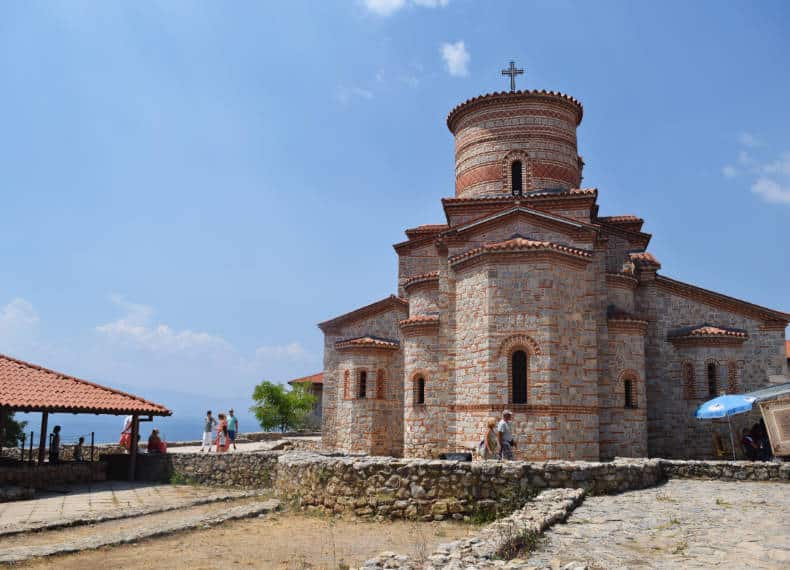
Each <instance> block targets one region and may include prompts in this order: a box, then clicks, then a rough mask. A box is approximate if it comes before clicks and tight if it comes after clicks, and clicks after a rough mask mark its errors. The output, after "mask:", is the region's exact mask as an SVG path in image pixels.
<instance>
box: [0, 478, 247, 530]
mask: <svg viewBox="0 0 790 570" xmlns="http://www.w3.org/2000/svg"><path fill="white" fill-rule="evenodd" d="M248 494H249V493H245V492H244V491H235V490H227V489H216V488H214V489H212V488H210V487H197V486H190V485H160V484H154V483H128V482H122V481H107V482H104V483H93V484H90V485H66V486H63V487H62V488H61V489H60V490H59V491H48V492H37V493H36V497H37V498H35V499H32V500H28V501H14V502H10V503H0V536H2V535H8V534H13V533H18V532H21V531H27V530H33V529H42V528H51V527H54V526H67V525H71V524H77V523H80V522H81V523H85V522H96V521H101V520H108V519H115V518H123V517H129V516H137V515H141V514H146V513H152V512H161V511H166V510H170V509H175V508H182V507H185V506H189V505H196V504H201V503H206V502H213V501H219V500H223V499H228V498H236V497H243V496H246V495H248Z"/></svg>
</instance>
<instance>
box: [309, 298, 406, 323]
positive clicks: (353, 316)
mask: <svg viewBox="0 0 790 570" xmlns="http://www.w3.org/2000/svg"><path fill="white" fill-rule="evenodd" d="M408 307H409V302H408V301H407V300H406V299H401V298H400V297H396V296H395V295H390V296H389V297H385V298H384V299H381V300H380V301H376V302H375V303H371V304H370V305H365V306H364V307H360V308H359V309H355V310H353V311H350V312H348V313H345V314H343V315H340V316H339V317H335V318H334V319H329V320H328V321H324V322H321V323H318V328H320V329H321V330H322V331H326V330H327V329H328V328H331V327H333V326H337V325H340V324H341V323H345V322H350V321H354V320H357V319H361V318H365V317H369V316H372V315H375V314H378V313H381V312H384V311H387V310H390V309H393V308H396V309H399V310H407V309H408Z"/></svg>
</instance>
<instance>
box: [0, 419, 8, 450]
mask: <svg viewBox="0 0 790 570" xmlns="http://www.w3.org/2000/svg"><path fill="white" fill-rule="evenodd" d="M6 414H7V412H6V409H5V408H0V455H2V454H3V444H4V443H5V418H6Z"/></svg>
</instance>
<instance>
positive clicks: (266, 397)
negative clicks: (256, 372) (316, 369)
mask: <svg viewBox="0 0 790 570" xmlns="http://www.w3.org/2000/svg"><path fill="white" fill-rule="evenodd" d="M252 399H253V400H254V401H255V405H254V406H252V407H251V408H250V411H252V412H253V413H254V414H255V417H256V418H258V422H259V423H260V424H261V427H262V428H263V429H265V430H267V431H271V430H273V429H280V430H281V431H289V430H293V429H297V428H300V427H303V426H304V425H305V423H306V420H307V416H308V414H309V413H310V410H312V409H313V405H314V404H315V403H316V401H317V398H316V397H315V396H314V395H313V394H311V393H310V392H308V391H307V387H306V386H304V385H303V384H297V385H296V386H294V387H293V388H292V389H290V390H287V389H286V388H285V386H283V385H282V384H274V383H272V382H267V381H266V380H264V381H263V382H261V383H260V384H258V385H257V386H255V390H254V391H253V393H252Z"/></svg>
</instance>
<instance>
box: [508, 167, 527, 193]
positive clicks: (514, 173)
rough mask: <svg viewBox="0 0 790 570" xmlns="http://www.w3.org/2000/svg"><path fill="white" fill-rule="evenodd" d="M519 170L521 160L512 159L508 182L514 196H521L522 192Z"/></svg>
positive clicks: (520, 169)
mask: <svg viewBox="0 0 790 570" xmlns="http://www.w3.org/2000/svg"><path fill="white" fill-rule="evenodd" d="M521 171H522V166H521V161H520V160H514V161H513V162H512V163H511V164H510V184H511V188H512V190H513V195H514V196H521V195H522V194H523V193H524V186H523V184H522V176H521Z"/></svg>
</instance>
